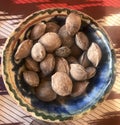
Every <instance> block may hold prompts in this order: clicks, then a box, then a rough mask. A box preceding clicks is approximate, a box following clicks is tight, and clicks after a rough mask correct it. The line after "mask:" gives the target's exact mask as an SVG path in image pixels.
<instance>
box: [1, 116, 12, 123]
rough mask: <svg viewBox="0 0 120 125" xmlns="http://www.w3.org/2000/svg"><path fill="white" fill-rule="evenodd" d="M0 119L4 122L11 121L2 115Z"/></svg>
mask: <svg viewBox="0 0 120 125" xmlns="http://www.w3.org/2000/svg"><path fill="white" fill-rule="evenodd" d="M0 120H1V121H4V123H11V121H9V120H8V119H7V118H5V117H4V116H1V115H0Z"/></svg>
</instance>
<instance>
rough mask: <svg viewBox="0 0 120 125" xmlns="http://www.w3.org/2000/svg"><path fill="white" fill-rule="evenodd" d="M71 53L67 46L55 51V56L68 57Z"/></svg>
mask: <svg viewBox="0 0 120 125" xmlns="http://www.w3.org/2000/svg"><path fill="white" fill-rule="evenodd" d="M70 53H71V49H70V48H68V47H67V46H62V47H60V48H58V49H57V50H56V51H55V54H56V56H59V57H68V56H69V55H70Z"/></svg>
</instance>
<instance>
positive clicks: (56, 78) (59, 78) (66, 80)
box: [51, 72, 73, 96]
mask: <svg viewBox="0 0 120 125" xmlns="http://www.w3.org/2000/svg"><path fill="white" fill-rule="evenodd" d="M51 79H52V88H53V90H54V91H55V92H56V93H57V94H58V95H60V96H67V95H69V94H71V91H72V86H73V84H72V80H71V79H70V77H69V76H68V75H67V74H66V73H64V72H56V73H55V74H54V75H52V78H51Z"/></svg>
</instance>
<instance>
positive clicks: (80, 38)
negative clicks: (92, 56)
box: [75, 32, 89, 50]
mask: <svg viewBox="0 0 120 125" xmlns="http://www.w3.org/2000/svg"><path fill="white" fill-rule="evenodd" d="M75 42H76V45H77V46H78V47H79V48H80V49H82V50H87V49H88V47H89V40H88V38H87V36H86V35H85V34H84V33H83V32H78V33H77V34H76V35H75Z"/></svg>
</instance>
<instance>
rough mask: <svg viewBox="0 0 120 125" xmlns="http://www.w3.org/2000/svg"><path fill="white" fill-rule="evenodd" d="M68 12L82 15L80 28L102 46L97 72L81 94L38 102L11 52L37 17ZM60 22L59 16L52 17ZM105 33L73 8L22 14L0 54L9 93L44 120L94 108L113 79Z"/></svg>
mask: <svg viewBox="0 0 120 125" xmlns="http://www.w3.org/2000/svg"><path fill="white" fill-rule="evenodd" d="M71 12H75V13H77V14H79V15H80V16H81V18H82V27H81V28H82V30H83V31H84V32H85V33H86V34H87V36H88V38H89V40H90V41H94V42H96V43H97V44H98V45H99V46H100V48H101V50H102V55H103V56H102V59H101V61H100V64H99V65H98V67H97V73H96V75H95V77H94V78H93V79H91V80H90V84H89V85H88V87H87V92H86V94H85V95H82V96H78V97H75V98H69V99H68V100H66V101H64V102H61V103H60V102H58V101H52V102H47V103H46V102H42V101H40V100H38V98H36V96H34V94H33V93H32V90H31V89H30V87H29V86H28V85H26V84H23V79H21V77H20V76H21V71H22V68H23V62H22V61H21V62H17V63H16V62H15V61H14V54H15V51H16V49H17V46H18V43H19V41H20V40H23V39H24V37H25V34H26V33H27V31H28V29H29V28H30V27H32V26H33V25H34V24H35V23H37V22H39V21H40V20H43V21H48V20H50V19H51V18H53V17H55V16H66V15H68V14H69V13H71ZM56 19H57V20H59V22H60V23H64V22H63V21H64V20H62V18H56ZM113 52H114V51H113V48H112V46H111V41H110V39H109V36H108V35H107V34H106V32H105V30H104V29H103V28H102V27H101V26H100V25H99V24H98V23H97V22H96V21H95V20H94V19H92V18H91V17H90V16H88V15H86V14H85V13H82V12H80V11H76V10H70V9H66V8H51V9H46V10H40V11H37V12H35V13H33V14H31V15H30V16H28V17H27V18H25V19H24V20H23V21H22V22H21V23H20V24H19V26H18V27H17V28H16V29H15V30H14V32H13V33H12V34H11V36H10V37H9V38H8V39H7V41H6V44H5V47H4V51H3V55H2V75H3V80H4V83H5V86H6V88H7V90H8V92H9V94H10V95H11V96H12V97H13V98H14V99H15V100H16V102H17V103H18V104H19V105H20V106H21V107H22V108H23V109H25V110H26V111H27V112H29V113H30V114H31V115H32V116H34V117H36V118H38V119H42V120H46V121H53V122H55V121H63V120H68V119H76V118H78V117H79V116H82V115H84V114H86V113H87V112H88V111H90V110H92V109H94V108H95V107H96V106H97V104H98V103H100V102H102V101H103V100H104V98H105V97H106V95H107V94H108V93H109V92H110V90H111V88H112V86H113V84H114V80H115V56H114V53H113Z"/></svg>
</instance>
